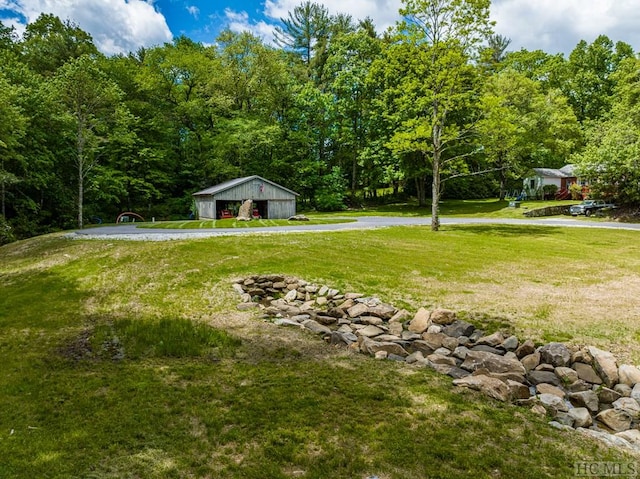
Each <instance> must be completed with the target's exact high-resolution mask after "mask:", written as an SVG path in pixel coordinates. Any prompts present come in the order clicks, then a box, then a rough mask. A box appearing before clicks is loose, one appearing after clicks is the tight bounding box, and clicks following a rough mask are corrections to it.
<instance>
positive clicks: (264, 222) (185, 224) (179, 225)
mask: <svg viewBox="0 0 640 479" xmlns="http://www.w3.org/2000/svg"><path fill="white" fill-rule="evenodd" d="M351 221H355V220H349V219H336V218H309V221H289V220H268V219H254V220H251V221H238V220H236V219H225V220H184V221H158V222H155V223H139V224H138V228H159V229H212V228H265V227H269V226H293V225H302V226H304V225H327V224H335V223H349V222H351Z"/></svg>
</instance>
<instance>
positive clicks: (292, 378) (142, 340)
mask: <svg viewBox="0 0 640 479" xmlns="http://www.w3.org/2000/svg"><path fill="white" fill-rule="evenodd" d="M637 239H638V237H637V233H635V232H629V231H610V230H583V229H561V228H550V227H517V226H469V227H462V226H461V227H444V228H443V230H442V231H441V232H439V233H431V232H430V231H429V229H428V228H426V227H425V228H421V227H407V228H389V229H385V230H376V231H350V232H339V233H323V234H287V235H282V234H278V235H272V236H269V235H260V236H243V237H232V238H231V237H220V238H210V239H203V240H189V241H172V242H165V243H157V242H152V243H144V242H127V241H113V240H112V241H109V240H105V241H87V240H70V239H67V238H65V237H63V236H62V235H50V236H44V237H39V238H33V239H31V240H27V241H22V242H18V243H14V244H10V245H6V246H3V247H1V248H0V290H1V292H2V294H0V362H1V364H2V374H1V375H0V391H2V394H0V454H1V456H2V461H0V477H3V478H4V477H11V478H13V477H17V478H22V477H25V478H26V477H52V478H69V477H73V478H75V477H78V478H80V477H82V478H137V477H144V478H172V477H175V478H183V477H198V478H200V477H202V478H206V477H211V478H239V477H243V478H256V479H257V478H260V479H263V478H289V477H302V478H345V479H346V478H349V479H352V478H366V477H369V476H378V477H379V478H380V479H396V478H397V479H399V478H416V477H433V478H436V477H442V478H468V477H478V478H484V477H486V478H499V477H503V478H507V477H521V478H539V477H554V478H556V477H574V473H575V471H574V463H575V462H577V461H599V462H602V461H628V460H635V459H633V458H629V457H628V456H626V455H624V454H623V453H621V452H619V451H612V450H607V449H605V448H604V447H603V446H601V445H599V444H597V443H594V442H592V441H589V440H587V439H583V438H582V437H580V436H579V435H577V434H569V433H563V432H559V431H556V430H554V429H551V428H550V427H549V426H548V425H547V423H546V420H545V419H543V418H538V417H536V416H534V415H533V414H531V413H529V411H528V410H526V409H524V408H518V407H516V406H511V405H505V404H500V403H497V402H494V401H491V400H489V399H486V398H484V397H482V396H480V395H476V394H473V393H470V392H468V391H459V390H457V389H456V388H454V387H453V386H452V385H451V381H450V379H449V378H447V377H442V376H440V375H438V374H436V373H433V372H430V371H427V370H424V369H415V368H412V367H410V366H405V365H401V364H397V363H394V362H391V361H386V362H380V361H375V360H373V359H371V358H368V357H365V356H362V355H358V354H355V353H352V352H349V351H347V350H344V349H335V348H333V347H331V346H329V345H326V344H325V343H323V342H322V341H320V340H319V339H317V338H316V337H313V336H311V335H309V334H307V333H305V332H303V331H297V330H290V329H285V328H278V327H277V326H274V325H271V324H268V323H264V322H262V321H261V320H259V319H258V318H257V317H256V315H255V313H250V312H239V311H237V309H236V302H237V298H236V297H235V293H234V292H233V291H232V289H231V280H232V279H233V278H237V277H243V276H245V275H249V274H256V273H279V274H286V275H294V276H298V277H301V278H304V279H307V280H310V281H314V282H317V283H325V284H328V285H330V286H333V287H336V288H339V289H341V290H346V289H348V290H351V291H358V292H362V293H366V294H370V295H378V296H379V297H380V298H381V299H382V300H384V301H386V302H389V303H392V304H394V305H396V306H398V307H405V308H408V309H410V310H412V311H415V310H416V309H417V308H418V307H420V306H425V307H433V306H444V307H448V308H452V309H455V310H458V311H460V312H461V314H462V316H463V317H464V318H465V319H467V320H469V321H471V322H473V323H475V324H476V325H478V326H481V327H484V328H485V329H486V330H487V331H493V330H494V329H497V328H501V329H503V330H504V331H507V332H513V333H515V334H517V335H518V336H519V337H521V338H532V339H534V340H536V341H540V342H542V341H550V340H563V341H568V342H571V343H576V344H593V345H596V346H599V347H603V348H607V349H610V350H612V351H614V352H615V353H616V354H617V355H618V356H619V357H620V358H622V359H624V360H626V361H631V362H634V363H637V362H640V345H639V344H638V338H639V337H640V328H639V327H638V325H637V320H638V313H637V312H638V311H640V280H638V278H640V275H639V273H640V254H639V253H640V251H639V250H640V246H638V245H639V243H638V241H637Z"/></svg>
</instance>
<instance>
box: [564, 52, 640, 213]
mask: <svg viewBox="0 0 640 479" xmlns="http://www.w3.org/2000/svg"><path fill="white" fill-rule="evenodd" d="M613 80H614V81H615V83H616V86H615V88H614V95H613V107H612V110H611V114H610V116H609V117H607V118H606V119H602V120H601V121H599V122H594V123H593V124H591V125H589V127H588V129H587V146H586V148H585V149H584V151H583V152H582V153H581V154H580V155H578V156H577V157H576V160H577V164H578V170H579V173H580V175H581V176H583V177H586V178H589V179H590V183H591V190H592V194H593V195H595V196H596V197H598V196H599V197H608V198H612V199H614V200H615V201H617V202H619V203H620V204H622V205H636V206H637V204H638V203H639V202H640V101H639V99H640V60H637V59H635V58H627V59H626V60H623V61H622V62H621V64H620V66H619V68H618V71H617V72H616V73H615V74H614V75H613Z"/></svg>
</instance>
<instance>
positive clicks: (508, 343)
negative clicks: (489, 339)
mask: <svg viewBox="0 0 640 479" xmlns="http://www.w3.org/2000/svg"><path fill="white" fill-rule="evenodd" d="M518 344H519V341H518V338H517V337H516V336H509V337H508V338H507V339H505V340H504V342H503V343H502V347H503V348H504V349H506V350H507V351H515V350H516V349H518Z"/></svg>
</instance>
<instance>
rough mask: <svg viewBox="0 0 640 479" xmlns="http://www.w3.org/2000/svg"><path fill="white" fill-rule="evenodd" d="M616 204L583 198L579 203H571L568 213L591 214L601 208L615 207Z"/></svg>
mask: <svg viewBox="0 0 640 479" xmlns="http://www.w3.org/2000/svg"><path fill="white" fill-rule="evenodd" d="M615 207H616V206H615V205H613V204H611V203H607V202H606V201H604V200H584V201H583V202H582V203H580V204H579V205H571V206H570V207H569V213H571V216H578V215H585V216H591V215H592V214H594V213H595V212H596V211H598V210H602V209H605V208H615Z"/></svg>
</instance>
